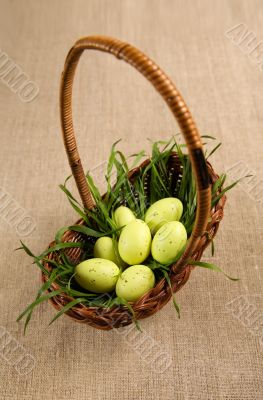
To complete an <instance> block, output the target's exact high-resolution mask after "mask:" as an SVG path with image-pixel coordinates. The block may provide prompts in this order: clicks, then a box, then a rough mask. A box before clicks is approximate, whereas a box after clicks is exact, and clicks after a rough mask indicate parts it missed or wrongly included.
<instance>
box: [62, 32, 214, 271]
mask: <svg viewBox="0 0 263 400" xmlns="http://www.w3.org/2000/svg"><path fill="white" fill-rule="evenodd" d="M86 49H90V50H99V51H103V52H107V53H110V54H113V55H114V56H116V57H117V58H118V59H122V60H124V61H126V62H127V63H128V64H131V65H132V66H133V67H135V68H136V69H137V70H138V71H139V72H141V74H142V75H144V76H145V78H147V79H148V80H149V81H150V82H151V83H152V85H153V86H154V87H155V89H156V90H157V92H159V93H160V95H161V96H162V97H163V99H164V100H165V101H166V103H167V104H168V106H169V108H170V109H171V111H172V113H173V115H174V116H175V118H176V120H177V122H178V124H179V126H180V128H181V130H182V133H183V135H184V138H185V142H186V144H187V147H188V151H189V157H190V160H191V164H192V168H193V171H194V176H195V179H196V187H197V213H196V220H195V224H194V228H193V231H192V235H191V238H190V239H189V241H188V245H187V248H186V250H185V252H184V254H183V256H182V257H181V259H180V260H179V261H178V262H177V264H176V270H177V271H180V270H182V267H183V265H184V264H185V261H186V260H187V259H188V258H189V257H190V256H191V254H192V253H193V251H194V249H195V247H196V245H197V244H198V241H199V240H200V237H201V236H202V234H203V233H204V231H205V229H206V225H207V220H208V217H209V214H210V207H211V188H210V179H209V175H208V171H207V166H206V160H205V157H204V154H203V150H202V142H201V139H200V135H199V133H198V130H197V128H196V125H195V122H194V121H193V119H192V116H191V114H190V111H189V109H188V107H187V105H186V104H185V102H184V100H183V98H182V96H181V94H180V93H179V92H178V90H177V89H176V87H175V86H174V84H173V83H172V82H171V80H170V79H169V78H168V77H167V76H166V74H165V73H164V72H163V71H162V70H161V69H160V68H159V67H158V66H157V65H156V64H155V63H154V62H153V61H152V60H151V59H150V58H148V57H147V56H146V55H145V54H144V53H142V52H141V51H140V50H138V49H137V48H135V47H133V46H131V45H130V44H128V43H125V42H122V41H120V40H118V39H114V38H111V37H106V36H90V37H84V38H81V39H80V40H78V41H77V42H76V43H75V44H74V46H73V47H72V48H71V50H70V51H69V53H68V55H67V58H66V61H65V66H64V71H63V73H62V77H61V86H60V116H61V126H62V133H63V137H64V144H65V148H66V152H67V155H68V160H69V164H70V167H71V170H72V173H73V175H74V178H75V181H76V184H77V187H78V191H79V194H80V197H81V200H82V202H83V205H84V207H85V208H87V209H91V208H92V207H93V206H94V201H93V198H92V195H91V192H90V190H89V187H88V183H87V180H86V177H85V173H84V170H83V167H82V164H81V160H80V156H79V153H78V149H77V143H76V138H75V133H74V128H73V121H72V86H73V80H74V75H75V71H76V68H77V65H78V62H79V59H80V56H81V54H82V53H83V51H84V50H86Z"/></svg>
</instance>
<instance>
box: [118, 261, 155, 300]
mask: <svg viewBox="0 0 263 400" xmlns="http://www.w3.org/2000/svg"><path fill="white" fill-rule="evenodd" d="M154 284H155V276H154V273H153V272H152V270H151V269H150V268H149V267H147V266H146V265H133V266H131V267H128V268H127V269H126V270H125V271H124V272H123V273H122V274H121V275H120V277H119V279H118V281H117V284H116V294H117V296H119V297H122V298H123V299H125V300H127V301H136V300H138V299H139V298H140V297H142V296H143V295H144V294H145V293H146V292H148V290H150V289H151V288H153V287H154Z"/></svg>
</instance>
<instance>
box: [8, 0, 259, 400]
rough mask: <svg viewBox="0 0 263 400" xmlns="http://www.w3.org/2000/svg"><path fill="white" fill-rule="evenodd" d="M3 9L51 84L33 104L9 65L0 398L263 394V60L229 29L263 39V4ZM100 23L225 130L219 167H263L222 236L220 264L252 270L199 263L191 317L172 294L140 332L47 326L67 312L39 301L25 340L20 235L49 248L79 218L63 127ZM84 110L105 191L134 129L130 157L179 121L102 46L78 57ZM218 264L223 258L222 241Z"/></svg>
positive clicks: (22, 58) (12, 47)
mask: <svg viewBox="0 0 263 400" xmlns="http://www.w3.org/2000/svg"><path fill="white" fill-rule="evenodd" d="M0 5H1V14H0V37H1V43H0V51H1V53H0V57H1V54H2V53H6V54H7V55H8V57H9V58H10V60H12V61H13V62H14V63H15V64H16V65H19V66H20V67H21V69H22V71H24V72H25V74H27V76H28V79H30V80H31V81H32V82H34V83H36V85H37V87H38V88H39V94H38V96H37V97H36V98H35V99H33V100H32V101H31V102H25V101H21V93H19V91H18V92H16V93H15V92H14V90H13V91H12V90H10V87H8V85H7V84H5V82H4V81H3V80H2V77H1V76H0V98H1V108H0V115H1V142H0V160H1V180H0V187H1V192H0V209H1V211H0V221H1V223H0V238H1V249H0V260H1V268H0V307H1V313H0V360H1V362H0V382H1V386H0V399H4V400H9V399H12V400H13V399H19V400H31V399H32V400H33V399H34V400H36V399H37V400H42V399H43V400H44V399H49V400H52V399H54V400H64V399H65V400H66V399H71V400H86V399H88V400H106V399H107V400H109V399H112V400H113V399H114V400H115V399H116V400H137V399H142V400H149V399H152V400H157V399H160V400H172V399H179V400H181V399H182V400H199V399H200V400H223V399H229V400H254V399H257V400H261V399H262V398H263V388H262V383H263V382H262V381H263V378H262V375H263V365H262V354H263V339H262V338H263V329H261V331H260V327H259V324H258V325H257V324H256V323H254V325H253V323H252V322H253V321H252V316H249V310H250V312H252V311H253V312H254V316H256V315H257V316H258V318H259V319H260V318H261V321H262V318H263V294H262V279H263V273H262V239H263V230H262V222H263V218H262V206H261V205H260V193H258V192H257V191H256V190H255V187H260V185H262V178H263V169H262V151H261V149H262V147H263V136H262V89H261V88H262V79H263V72H262V69H261V67H260V65H257V64H256V63H255V62H253V61H252V59H251V57H249V55H248V54H247V53H248V52H246V51H244V48H243V49H242V48H240V47H238V46H236V45H235V44H234V43H233V42H232V41H231V39H230V38H229V37H228V36H229V34H226V31H228V30H229V29H230V28H232V27H234V26H235V25H237V24H241V23H243V24H245V25H246V27H247V32H248V33H249V32H253V35H254V43H255V44H256V43H260V41H261V40H263V30H262V26H263V5H262V2H261V1H255V0H251V1H249V2H248V1H245V0H230V1H226V0H214V1H209V0H200V1H195V2H194V1H186V0H184V1H179V0H175V1H168V0H164V1H161V0H159V1H157V0H151V1H150V0H148V1H147V0H141V1H139V0H136V1H129V0H123V1H121V0H116V1H113V0H108V1H106V0H98V1H97V0H88V1H86V0H85V1H84V0H83V1H82V0H71V1H69V0H66V1H63V2H62V1H59V0H52V1H46V2H36V1H33V0H32V1H25V0H22V1H19V0H16V1H7V0H6V1H5V0H1V1H0ZM92 34H104V35H110V36H115V37H118V38H120V39H121V40H124V41H127V42H130V43H132V44H134V45H135V46H137V47H138V48H140V49H142V50H143V51H144V52H145V53H146V54H148V55H149V56H150V57H152V58H153V59H154V60H155V61H156V62H157V63H158V64H159V65H160V66H161V67H162V68H163V69H164V71H165V72H166V73H167V74H168V75H169V76H170V77H171V79H172V80H173V81H174V82H175V84H176V85H177V86H178V88H179V90H180V91H181V92H182V94H183V96H184V98H185V100H186V102H187V104H188V105H189V107H190V109H191V111H192V112H193V115H194V118H195V120H196V122H197V125H198V127H199V129H200V132H201V133H202V134H208V135H213V136H215V137H216V138H217V139H218V140H219V141H222V142H223V145H222V147H221V148H220V149H219V150H218V151H217V153H216V154H215V155H214V156H212V158H211V162H212V163H213V166H214V168H215V169H216V170H217V171H218V172H223V171H226V170H229V175H230V179H229V181H231V178H232V179H235V178H236V177H237V176H238V175H239V174H240V173H241V174H242V173H243V172H244V173H252V174H254V178H253V180H252V181H250V182H247V181H244V182H241V183H240V184H239V185H238V186H237V187H236V188H235V189H233V191H232V192H231V193H230V194H229V196H228V201H227V204H226V208H225V217H224V220H223V222H222V224H221V226H220V230H219V232H218V235H217V237H216V240H215V249H216V252H215V256H214V262H215V263H216V264H217V265H219V266H220V267H221V268H223V269H224V270H225V271H226V272H227V273H228V274H230V275H232V276H238V277H239V278H240V281H238V282H231V281H229V280H227V279H226V278H225V277H224V276H223V275H221V274H218V273H215V272H212V271H208V270H205V269H201V268H199V269H196V270H195V271H194V272H193V273H192V275H191V277H190V280H189V282H188V283H187V285H186V286H185V287H184V288H183V289H182V290H181V291H180V292H179V293H178V294H177V296H176V300H177V302H178V303H179V304H180V306H181V319H180V320H178V318H177V315H176V312H175V310H174V308H173V305H172V303H169V304H168V305H167V306H165V308H164V309H163V310H161V311H160V312H159V313H157V314H156V315H155V316H153V317H152V318H149V319H147V320H144V321H142V324H141V325H142V329H143V334H142V335H141V336H140V335H139V334H137V332H136V331H135V330H131V331H129V329H130V328H127V329H126V331H125V330H123V331H120V332H116V331H114V330H113V331H111V332H101V331H97V330H94V329H92V328H89V327H88V326H85V325H81V324H76V323H73V322H72V321H70V320H69V319H68V318H66V317H62V318H60V319H59V320H58V321H57V322H56V323H55V324H53V325H51V326H50V327H48V323H49V321H50V320H51V318H52V317H53V316H54V314H55V310H54V309H53V308H52V307H51V306H50V305H47V304H44V305H41V306H40V307H39V308H38V309H37V310H36V311H35V312H34V314H33V316H32V321H31V323H30V326H29V329H28V332H27V335H26V336H23V324H22V323H19V324H18V323H17V322H16V321H15V320H16V317H17V316H18V314H19V313H20V312H21V311H22V310H23V309H24V307H25V306H26V305H27V304H29V303H30V302H31V301H32V300H33V299H34V297H35V295H36V290H37V288H38V285H39V279H40V276H39V271H38V270H37V267H36V266H33V265H32V264H31V260H30V259H29V257H28V256H26V255H25V254H24V253H22V252H14V251H13V250H14V249H15V248H17V247H19V240H20V239H21V240H23V241H25V243H26V244H27V245H28V246H29V247H30V248H31V249H32V250H34V251H35V253H38V254H39V253H40V252H41V251H42V250H44V249H45V247H46V246H47V245H48V243H50V242H51V241H52V240H53V238H54V233H55V232H56V231H57V229H59V228H60V227H62V226H66V225H69V224H71V223H73V222H74V221H75V220H76V219H77V218H76V215H75V214H74V211H73V210H72V208H71V207H70V205H69V203H68V202H67V199H66V198H65V195H64V194H63V193H62V192H61V191H60V190H59V188H58V185H59V184H60V183H62V182H63V181H64V178H65V177H66V176H67V175H69V174H70V168H69V166H68V163H67V158H66V154H65V151H64V148H63V141H62V137H61V132H60V124H59V109H58V104H59V101H58V94H59V80H60V73H61V71H62V69H63V63H64V59H65V56H66V53H67V51H68V50H69V48H70V46H71V45H72V44H73V43H74V41H75V40H76V39H78V38H79V37H82V36H86V35H92ZM251 38H252V36H251ZM74 120H75V128H76V134H77V139H78V145H79V149H80V153H81V156H82V162H83V165H84V167H85V169H86V170H88V169H93V175H94V178H95V180H96V181H97V182H98V183H99V184H100V186H101V188H103V179H102V176H103V169H104V167H105V161H106V159H107V157H108V154H109V150H110V146H111V144H112V143H113V142H114V141H116V140H118V139H119V138H122V142H121V143H120V145H119V146H120V148H121V149H122V150H123V151H124V152H125V153H128V154H132V153H135V152H137V151H139V150H141V149H142V148H146V149H147V151H149V150H150V143H149V141H148V140H147V138H150V139H151V140H158V139H162V140H164V139H168V138H170V136H171V135H173V134H176V133H178V126H177V125H176V123H175V121H174V119H173V117H172V115H171V113H170V111H169V110H168V108H167V107H166V105H165V104H164V102H163V100H162V99H161V98H159V96H158V95H157V94H156V93H155V92H154V90H153V89H152V87H151V86H150V85H149V83H148V82H147V81H145V79H143V78H142V77H141V76H140V75H139V74H138V73H137V72H136V71H135V70H133V69H132V68H130V67H129V66H127V65H125V63H123V62H121V61H118V60H116V59H114V58H113V57H110V56H109V55H106V54H101V53H100V54H98V53H96V52H89V53H87V54H85V55H84V56H83V59H82V60H81V62H80V67H79V69H78V72H77V77H76V85H75V87H74ZM210 148H211V145H210ZM238 170H239V171H238ZM255 185H256V186H255ZM71 187H72V188H74V185H73V183H72V184H71ZM74 192H75V193H76V190H75V189H74ZM3 194H5V197H6V196H9V199H12V201H13V202H14V203H15V204H17V205H18V206H19V207H22V208H24V209H25V210H26V212H27V213H28V215H29V216H30V218H32V220H31V222H32V221H34V222H32V223H35V229H34V231H32V232H31V233H30V234H29V235H28V236H26V237H23V235H22V234H23V232H22V227H21V226H20V227H19V226H17V224H15V223H12V221H11V220H10V218H8V216H6V215H5V214H4V212H3V210H2V207H3V198H4V196H3ZM76 195H77V193H76ZM204 260H208V261H212V257H211V250H210V249H208V250H207V251H206V253H205V257H204ZM236 299H238V300H236ZM231 302H232V303H231ZM244 304H245V306H246V307H247V310H248V311H247V312H245V308H244ZM242 305H243V312H241V313H240V315H238V312H237V310H238V308H240V307H241V306H242ZM4 337H5V339H4ZM7 338H9V340H12V341H13V342H12V343H13V347H14V343H17V345H18V350H17V354H18V353H19V352H20V354H22V353H21V352H22V347H21V346H23V349H24V350H23V351H24V353H23V354H26V355H27V356H30V357H32V358H30V360H31V364H30V363H29V364H28V368H29V370H28V371H27V372H28V373H27V374H22V372H25V371H22V370H21V368H19V365H18V364H14V365H11V364H12V362H11V361H10V359H11V358H10V355H8V354H7V347H5V349H3V346H4V340H8V339H7ZM15 341H17V342H15ZM13 347H12V348H13ZM10 349H11V347H9V350H10ZM156 354H160V357H159V358H157V357H156ZM28 361H29V358H28ZM33 363H34V364H33ZM20 367H21V365H20Z"/></svg>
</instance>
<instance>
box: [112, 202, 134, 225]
mask: <svg viewBox="0 0 263 400" xmlns="http://www.w3.org/2000/svg"><path fill="white" fill-rule="evenodd" d="M135 219H136V217H135V215H134V214H133V212H132V211H131V210H130V209H129V208H128V207H124V206H120V207H118V208H117V209H116V210H115V211H114V220H115V222H116V225H117V228H121V227H122V226H125V225H127V224H128V223H129V222H131V221H133V220H135Z"/></svg>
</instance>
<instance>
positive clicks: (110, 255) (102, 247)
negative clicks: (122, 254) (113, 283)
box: [94, 236, 118, 265]
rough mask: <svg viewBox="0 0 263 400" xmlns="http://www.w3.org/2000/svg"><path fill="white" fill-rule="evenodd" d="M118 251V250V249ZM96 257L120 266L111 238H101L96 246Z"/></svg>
mask: <svg viewBox="0 0 263 400" xmlns="http://www.w3.org/2000/svg"><path fill="white" fill-rule="evenodd" d="M116 250H117V249H116ZM94 257H95V258H104V259H105V260H110V261H113V262H114V263H115V264H117V265H118V257H117V254H116V251H115V249H114V242H113V240H112V238H110V237H106V236H104V237H100V238H99V239H98V240H97V241H96V243H95V246H94Z"/></svg>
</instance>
